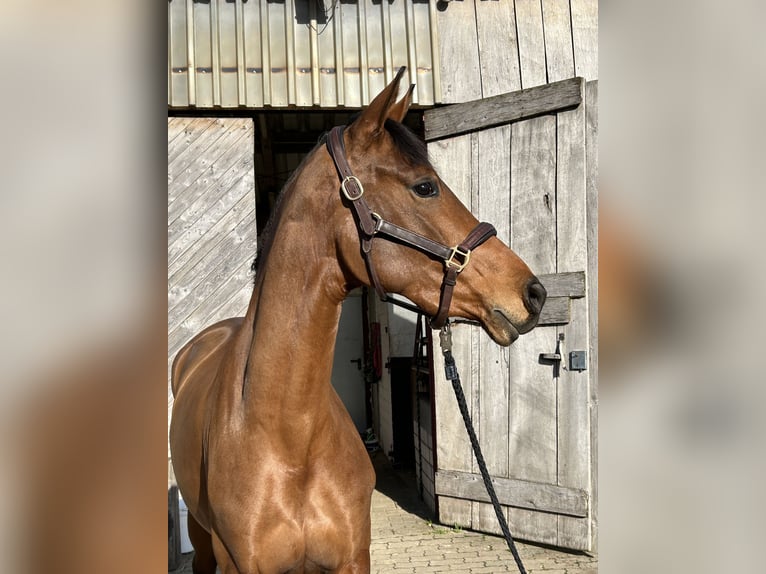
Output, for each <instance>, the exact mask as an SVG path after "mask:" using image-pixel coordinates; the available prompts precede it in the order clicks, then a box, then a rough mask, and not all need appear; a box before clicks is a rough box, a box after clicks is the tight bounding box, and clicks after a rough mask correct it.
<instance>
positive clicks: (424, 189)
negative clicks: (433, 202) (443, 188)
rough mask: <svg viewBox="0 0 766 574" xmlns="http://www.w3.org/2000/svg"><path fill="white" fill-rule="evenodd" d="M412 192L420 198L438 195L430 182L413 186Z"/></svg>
mask: <svg viewBox="0 0 766 574" xmlns="http://www.w3.org/2000/svg"><path fill="white" fill-rule="evenodd" d="M412 191H414V192H415V193H417V194H418V195H419V196H420V197H433V196H434V195H436V194H437V193H438V192H437V190H436V187H435V186H434V184H432V183H431V182H430V181H424V182H423V183H418V184H416V185H414V186H413V187H412Z"/></svg>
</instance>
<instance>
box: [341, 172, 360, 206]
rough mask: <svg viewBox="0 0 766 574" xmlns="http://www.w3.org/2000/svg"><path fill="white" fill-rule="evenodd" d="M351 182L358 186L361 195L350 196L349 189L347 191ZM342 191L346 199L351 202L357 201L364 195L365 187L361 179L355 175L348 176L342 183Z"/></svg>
mask: <svg viewBox="0 0 766 574" xmlns="http://www.w3.org/2000/svg"><path fill="white" fill-rule="evenodd" d="M349 182H353V183H355V184H356V186H357V187H358V188H359V195H357V196H352V195H351V194H349V192H348V189H346V185H347V184H348V183H349ZM340 189H341V191H342V192H343V195H345V196H346V199H348V200H349V201H356V200H357V199H359V198H360V197H362V196H363V195H364V186H363V185H362V182H361V181H359V178H358V177H356V176H355V175H347V176H346V177H345V178H344V179H343V181H341V182H340Z"/></svg>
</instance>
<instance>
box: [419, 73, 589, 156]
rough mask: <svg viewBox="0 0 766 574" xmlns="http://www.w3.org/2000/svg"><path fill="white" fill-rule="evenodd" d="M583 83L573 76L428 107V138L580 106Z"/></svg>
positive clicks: (425, 122) (426, 132)
mask: <svg viewBox="0 0 766 574" xmlns="http://www.w3.org/2000/svg"><path fill="white" fill-rule="evenodd" d="M581 102H582V83H581V81H580V80H579V79H578V78H570V79H568V80H562V81H560V82H555V83H552V84H547V85H544V86H538V87H535V88H529V89H525V90H519V91H516V92H511V93H508V94H501V95H499V96H492V97H491V98H485V99H483V100H477V101H471V102H467V103H464V104H455V105H452V106H447V107H443V108H436V109H433V110H428V111H427V112H426V113H425V114H424V116H423V123H424V130H425V139H426V141H433V140H436V139H439V138H443V137H447V136H451V135H456V134H462V133H466V132H469V131H472V130H477V129H481V128H486V127H492V126H497V125H500V124H504V123H508V122H514V121H519V120H525V119H529V118H533V117H535V116H539V115H543V114H550V113H554V112H557V111H560V110H565V109H568V108H572V107H576V106H579V105H580V103H581Z"/></svg>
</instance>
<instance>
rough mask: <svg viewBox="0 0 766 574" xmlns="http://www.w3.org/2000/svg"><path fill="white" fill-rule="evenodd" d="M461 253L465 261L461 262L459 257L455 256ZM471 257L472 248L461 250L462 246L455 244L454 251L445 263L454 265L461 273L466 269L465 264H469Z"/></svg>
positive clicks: (448, 265)
mask: <svg viewBox="0 0 766 574" xmlns="http://www.w3.org/2000/svg"><path fill="white" fill-rule="evenodd" d="M456 255H459V256H460V257H462V258H463V262H462V263H461V262H460V261H458V260H457V259H455V256H456ZM470 259H471V250H470V249H469V250H468V251H460V246H459V245H455V247H453V248H452V253H451V254H450V256H449V259H447V260H445V261H444V263H445V264H446V265H447V267H452V268H453V269H455V270H456V271H457V272H458V273H460V272H461V271H462V270H463V269H465V266H466V265H468V261H470Z"/></svg>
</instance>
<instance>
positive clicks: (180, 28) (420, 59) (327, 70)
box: [168, 0, 441, 108]
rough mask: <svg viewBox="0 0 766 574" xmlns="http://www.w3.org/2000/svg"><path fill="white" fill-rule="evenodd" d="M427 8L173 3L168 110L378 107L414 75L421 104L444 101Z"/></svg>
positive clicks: (401, 2)
mask: <svg viewBox="0 0 766 574" xmlns="http://www.w3.org/2000/svg"><path fill="white" fill-rule="evenodd" d="M438 57H439V49H438V40H437V31H436V7H435V3H434V2H428V1H427V0H386V1H381V0H359V1H358V2H357V1H352V0H342V1H339V0H324V2H323V1H322V0H305V1H302V0H169V1H168V105H169V106H171V107H182V108H183V107H196V108H211V107H214V106H220V107H222V108H237V107H247V108H262V107H266V106H272V107H286V106H298V107H314V106H320V107H327V108H335V107H350V108H357V107H361V106H363V105H366V104H368V103H369V101H370V98H371V96H372V97H374V96H375V95H376V94H377V93H378V92H379V91H380V90H382V89H383V87H384V86H385V85H386V84H387V83H388V82H389V81H390V80H391V79H392V78H393V76H394V74H395V72H396V70H397V69H398V68H399V66H407V68H408V73H409V75H410V82H411V83H414V84H416V85H417V89H416V92H415V94H414V101H413V103H415V104H419V105H432V104H434V103H436V102H439V101H440V100H441V94H440V87H439V86H440V81H439V62H438Z"/></svg>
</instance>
